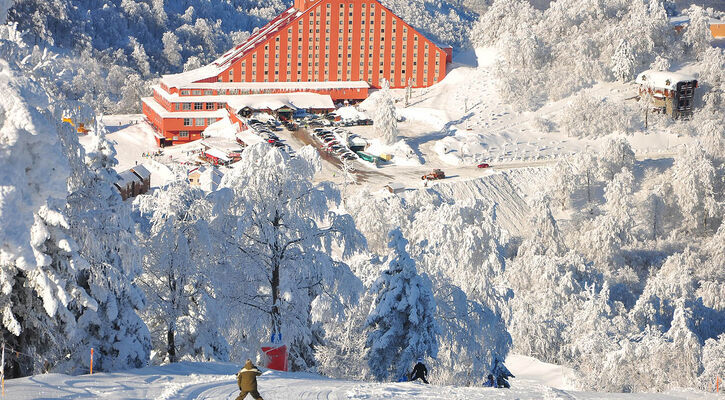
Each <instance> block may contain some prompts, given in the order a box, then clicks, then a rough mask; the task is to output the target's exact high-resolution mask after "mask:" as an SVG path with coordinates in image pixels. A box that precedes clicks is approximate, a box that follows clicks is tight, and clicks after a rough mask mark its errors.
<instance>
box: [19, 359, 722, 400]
mask: <svg viewBox="0 0 725 400" xmlns="http://www.w3.org/2000/svg"><path fill="white" fill-rule="evenodd" d="M507 364H508V365H510V366H511V367H512V368H511V369H512V372H513V373H514V374H515V375H517V378H514V379H512V380H511V383H512V388H511V389H509V390H507V389H493V388H470V387H456V386H436V385H430V386H428V385H423V384H421V383H409V382H405V383H368V382H356V381H347V380H337V379H329V378H326V377H323V376H320V375H316V374H309V373H291V372H278V371H267V372H265V373H264V374H263V375H262V376H261V377H260V378H259V390H260V394H262V396H264V398H265V400H307V399H329V400H342V399H360V400H362V399H368V400H372V399H393V400H404V399H428V400H434V399H441V400H443V399H445V400H450V399H457V400H475V399H501V400H504V399H552V400H553V399H562V400H575V399H581V400H594V399H613V400H614V399H621V400H634V399H642V400H686V399H688V400H689V399H692V400H695V399H701V400H706V399H717V398H719V397H718V396H717V395H715V394H708V393H703V392H700V391H693V390H682V391H669V392H667V393H651V394H614V393H592V392H581V391H576V390H571V389H561V388H557V387H552V386H549V385H551V384H552V383H553V384H555V385H556V384H557V382H558V383H561V382H562V379H561V377H562V376H564V375H565V374H567V373H570V371H568V370H567V369H564V368H561V367H558V366H555V365H551V364H545V363H541V362H539V361H538V360H536V359H532V358H529V357H523V356H512V357H510V358H509V359H508V360H507ZM238 370H239V366H238V365H236V364H231V363H193V362H180V363H176V364H170V365H165V366H160V367H148V368H142V369H137V370H130V371H123V372H116V373H96V374H94V375H81V376H69V375H63V374H46V375H37V376H33V377H29V378H21V379H14V380H10V381H7V382H6V387H5V390H6V393H5V395H6V398H9V399H14V400H30V399H47V400H50V399H70V398H73V399H84V398H88V399H98V398H101V399H114V400H131V399H134V400H135V399H156V400H170V399H174V400H186V399H189V400H191V399H215V400H225V399H229V400H231V399H234V398H235V397H236V396H237V395H238V394H239V389H238V388H237V385H236V379H235V377H234V374H235V373H236V371H238Z"/></svg>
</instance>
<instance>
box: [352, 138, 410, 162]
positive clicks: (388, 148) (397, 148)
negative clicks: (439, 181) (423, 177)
mask: <svg viewBox="0 0 725 400" xmlns="http://www.w3.org/2000/svg"><path fill="white" fill-rule="evenodd" d="M365 151H366V152H368V153H370V154H373V155H376V156H380V155H381V154H389V155H391V156H393V158H392V159H391V160H390V164H392V165H397V166H421V165H423V163H424V161H423V160H422V159H420V158H419V157H418V155H417V154H416V153H415V151H413V149H412V148H411V147H410V146H409V145H408V143H406V142H405V140H403V139H401V140H399V141H397V142H395V143H393V144H391V145H386V144H383V143H382V141H381V140H380V139H373V140H371V141H370V146H369V147H368V148H367V149H365Z"/></svg>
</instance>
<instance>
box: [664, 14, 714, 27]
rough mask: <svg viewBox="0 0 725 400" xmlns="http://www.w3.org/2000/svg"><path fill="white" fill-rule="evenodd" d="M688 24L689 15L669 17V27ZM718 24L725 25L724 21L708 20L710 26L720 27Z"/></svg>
mask: <svg viewBox="0 0 725 400" xmlns="http://www.w3.org/2000/svg"><path fill="white" fill-rule="evenodd" d="M689 23H690V16H689V15H678V16H676V17H670V25H674V26H680V25H687V24H689ZM720 24H725V21H723V20H721V19H716V18H710V25H720Z"/></svg>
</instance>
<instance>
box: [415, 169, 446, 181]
mask: <svg viewBox="0 0 725 400" xmlns="http://www.w3.org/2000/svg"><path fill="white" fill-rule="evenodd" d="M445 177H446V174H445V173H443V171H442V170H440V169H438V168H436V169H434V170H433V172H431V173H430V174H425V175H423V176H422V177H421V178H420V179H423V180H429V181H431V180H434V179H444V178H445Z"/></svg>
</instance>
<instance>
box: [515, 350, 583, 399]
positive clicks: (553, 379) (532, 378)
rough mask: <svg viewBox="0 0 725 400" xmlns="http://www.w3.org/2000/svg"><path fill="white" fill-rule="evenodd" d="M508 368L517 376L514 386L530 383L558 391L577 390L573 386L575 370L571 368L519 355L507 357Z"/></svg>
mask: <svg viewBox="0 0 725 400" xmlns="http://www.w3.org/2000/svg"><path fill="white" fill-rule="evenodd" d="M506 367H508V369H509V370H510V371H511V373H512V374H514V376H516V378H514V379H512V384H513V385H516V384H517V383H519V382H521V383H523V381H528V382H535V383H537V384H540V385H544V386H549V387H552V388H556V389H562V390H575V389H576V387H575V386H574V385H573V384H572V382H573V381H574V380H573V378H574V370H572V369H571V368H567V367H562V366H560V365H555V364H549V363H545V362H542V361H539V360H537V359H535V358H533V357H527V356H522V355H518V354H512V355H509V356H508V357H506Z"/></svg>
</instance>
